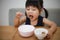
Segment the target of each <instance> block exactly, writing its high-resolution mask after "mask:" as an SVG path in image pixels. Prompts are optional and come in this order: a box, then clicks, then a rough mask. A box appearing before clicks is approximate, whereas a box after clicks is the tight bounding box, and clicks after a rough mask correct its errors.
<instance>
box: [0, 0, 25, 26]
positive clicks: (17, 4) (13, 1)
mask: <svg viewBox="0 0 60 40" xmlns="http://www.w3.org/2000/svg"><path fill="white" fill-rule="evenodd" d="M0 3H1V5H0V6H1V7H0V8H1V9H0V10H1V12H0V15H1V16H0V17H1V18H0V20H1V24H0V25H9V9H11V8H24V3H25V0H0Z"/></svg>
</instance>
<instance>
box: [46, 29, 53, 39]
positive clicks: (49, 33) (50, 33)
mask: <svg viewBox="0 0 60 40" xmlns="http://www.w3.org/2000/svg"><path fill="white" fill-rule="evenodd" d="M52 36H53V33H52V32H51V30H48V34H47V36H46V37H45V40H50V39H51V37H52Z"/></svg>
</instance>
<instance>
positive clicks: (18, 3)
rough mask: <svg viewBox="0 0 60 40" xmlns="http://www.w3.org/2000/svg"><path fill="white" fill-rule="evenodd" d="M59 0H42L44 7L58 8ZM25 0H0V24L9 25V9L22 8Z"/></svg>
mask: <svg viewBox="0 0 60 40" xmlns="http://www.w3.org/2000/svg"><path fill="white" fill-rule="evenodd" d="M59 2H60V0H44V6H45V8H60V6H59V5H60V4H59ZM24 3H25V0H0V20H1V22H0V25H9V9H11V8H24V5H25V4H24Z"/></svg>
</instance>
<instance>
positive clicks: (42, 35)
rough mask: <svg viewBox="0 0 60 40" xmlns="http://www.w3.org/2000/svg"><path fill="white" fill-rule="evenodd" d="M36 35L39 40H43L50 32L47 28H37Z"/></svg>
mask: <svg viewBox="0 0 60 40" xmlns="http://www.w3.org/2000/svg"><path fill="white" fill-rule="evenodd" d="M34 34H35V36H36V37H37V38H38V39H40V40H42V39H44V38H45V37H46V36H47V34H48V30H47V29H45V28H37V29H35V31H34Z"/></svg>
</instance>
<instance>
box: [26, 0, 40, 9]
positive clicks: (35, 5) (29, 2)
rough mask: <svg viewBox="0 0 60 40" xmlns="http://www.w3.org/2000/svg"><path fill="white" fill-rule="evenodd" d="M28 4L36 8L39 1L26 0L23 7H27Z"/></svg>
mask: <svg viewBox="0 0 60 40" xmlns="http://www.w3.org/2000/svg"><path fill="white" fill-rule="evenodd" d="M29 6H33V7H37V8H38V9H40V8H41V7H40V6H39V1H37V0H28V1H26V4H25V7H29Z"/></svg>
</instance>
